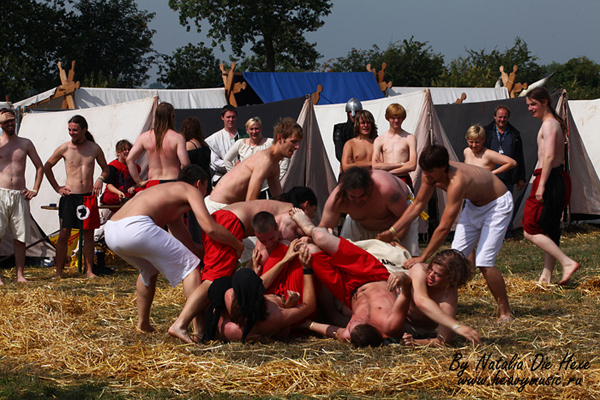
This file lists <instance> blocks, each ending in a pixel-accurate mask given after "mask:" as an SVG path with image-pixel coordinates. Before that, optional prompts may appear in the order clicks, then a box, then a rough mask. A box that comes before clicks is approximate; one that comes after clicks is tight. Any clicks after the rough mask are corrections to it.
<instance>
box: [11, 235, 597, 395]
mask: <svg viewBox="0 0 600 400" xmlns="http://www.w3.org/2000/svg"><path fill="white" fill-rule="evenodd" d="M562 243H563V249H564V250H565V252H566V253H567V254H569V255H570V256H571V257H573V258H575V259H576V260H578V261H579V262H580V263H581V264H582V268H581V269H580V270H579V271H578V272H576V274H575V275H574V278H573V279H572V281H571V282H570V284H568V285H567V286H566V287H557V286H544V287H543V286H539V285H537V284H536V283H535V282H534V280H535V279H536V278H537V277H538V275H539V273H540V271H541V263H542V253H541V252H540V251H539V250H537V249H536V248H534V247H533V245H531V244H530V243H528V242H526V241H524V240H515V241H510V242H507V243H505V245H504V247H503V249H502V251H501V253H500V256H499V258H498V266H499V268H500V269H501V271H502V272H503V274H504V277H505V280H506V282H507V289H508V294H509V298H510V301H511V305H512V307H513V311H514V313H515V315H516V317H517V319H516V320H515V321H514V322H513V323H512V324H510V325H507V326H498V325H496V324H495V319H496V307H495V302H494V301H493V299H492V297H491V295H490V294H489V291H488V290H487V287H486V285H485V282H484V281H483V279H482V278H481V275H480V274H478V275H477V276H476V278H475V279H474V280H473V281H472V282H471V283H470V284H469V286H468V287H466V288H464V289H462V290H461V294H460V299H459V316H458V319H459V320H460V321H463V322H465V323H467V324H469V325H471V326H473V327H475V328H476V329H477V330H478V331H479V333H480V334H481V336H482V338H484V340H483V343H482V344H481V345H478V346H473V345H471V344H468V343H466V342H464V341H462V340H460V339H455V340H454V342H453V343H452V346H448V347H435V348H434V347H432V348H429V347H424V348H410V347H405V346H401V345H390V346H385V347H381V348H376V349H356V348H353V347H351V346H349V345H344V344H341V343H337V342H334V341H333V340H327V339H319V338H316V337H301V338H296V339H294V340H291V341H290V342H287V343H268V344H247V345H241V344H238V343H233V344H225V343H220V342H212V343H209V344H206V345H201V346H196V345H183V344H181V343H180V342H179V341H177V340H175V339H172V338H170V337H169V336H168V334H167V333H166V330H167V328H168V327H169V326H170V324H171V323H172V322H173V320H174V319H175V317H176V316H177V314H178V313H179V311H180V310H181V308H182V305H183V303H184V298H183V294H182V292H181V288H176V289H173V288H171V287H170V286H169V285H168V284H167V283H166V282H165V281H164V280H162V279H160V280H159V288H158V290H157V293H156V298H155V301H154V305H153V309H152V317H153V322H154V324H155V326H156V327H157V328H158V329H157V333H154V334H140V333H137V332H136V331H135V329H134V327H135V319H136V307H135V296H134V288H135V280H136V277H137V275H136V271H135V270H134V269H133V268H131V267H129V266H126V265H124V264H123V263H122V262H121V261H119V260H115V259H113V258H110V257H109V259H108V262H109V263H110V265H113V266H116V267H117V272H116V273H115V274H114V275H112V276H109V277H101V278H99V279H95V280H87V279H84V278H82V277H81V276H79V275H78V274H77V272H76V271H75V270H73V269H70V270H68V271H67V276H66V278H64V279H58V280H56V279H51V276H52V275H53V273H54V271H53V270H52V269H47V268H27V269H26V276H27V277H28V279H29V280H30V281H31V282H30V283H29V284H27V285H20V284H17V283H16V279H15V276H14V271H13V270H10V271H9V270H4V271H1V272H2V276H3V280H4V282H5V283H6V285H5V286H2V287H0V321H1V322H0V398H2V399H49V398H52V399H100V398H102V399H130V398H136V399H137V398H139V399H168V398H173V397H179V398H186V399H204V398H216V399H229V398H239V399H246V398H257V399H258V398H260V399H264V398H293V399H303V398H315V397H317V398H339V399H359V398H379V399H388V398H402V399H405V398H409V399H445V398H465V399H480V398H481V399H485V398H503V399H546V398H547V399H588V398H596V399H600V346H598V338H600V334H599V333H598V332H600V315H599V313H598V309H599V308H600V296H599V294H600V268H599V265H600V246H599V244H600V229H598V228H596V227H591V226H587V225H582V226H577V227H575V228H570V229H569V230H568V232H565V234H564V235H563V242H562ZM558 272H560V269H559V271H558ZM558 276H559V275H557V276H555V281H556V280H558Z"/></svg>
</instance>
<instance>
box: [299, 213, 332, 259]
mask: <svg viewBox="0 0 600 400" xmlns="http://www.w3.org/2000/svg"><path fill="white" fill-rule="evenodd" d="M290 216H291V217H292V219H293V220H294V222H296V224H298V226H299V227H300V229H302V231H303V232H304V233H305V234H306V235H307V236H310V237H312V239H313V242H314V243H315V245H317V246H318V247H319V248H320V249H321V250H324V251H325V252H326V253H327V254H329V255H333V254H335V253H337V251H338V248H339V247H340V238H338V237H337V236H334V235H332V234H331V233H329V231H328V230H327V228H318V227H316V226H315V225H314V224H313V223H312V221H311V220H310V218H308V216H307V215H306V213H304V211H303V210H301V209H300V208H295V207H294V208H292V209H291V210H290Z"/></svg>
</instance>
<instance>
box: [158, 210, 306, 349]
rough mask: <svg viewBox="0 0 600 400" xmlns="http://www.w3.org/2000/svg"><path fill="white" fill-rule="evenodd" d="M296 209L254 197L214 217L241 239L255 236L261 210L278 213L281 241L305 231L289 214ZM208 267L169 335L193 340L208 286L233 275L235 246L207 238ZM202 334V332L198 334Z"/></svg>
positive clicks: (219, 212) (236, 256)
mask: <svg viewBox="0 0 600 400" xmlns="http://www.w3.org/2000/svg"><path fill="white" fill-rule="evenodd" d="M290 208H292V205H291V204H290V203H285V202H282V201H277V200H253V201H245V202H238V203H235V204H231V205H228V206H227V207H225V208H223V209H221V210H218V211H215V212H214V213H213V214H212V215H211V216H212V217H213V219H214V220H215V221H217V223H219V224H221V225H223V226H225V228H227V229H228V230H229V231H230V232H231V233H233V234H234V235H235V236H236V238H237V239H239V240H241V239H243V238H246V237H248V236H252V235H254V231H253V229H252V218H253V217H254V216H255V215H256V214H257V213H259V212H261V211H266V212H269V213H271V214H273V215H275V220H276V221H277V226H278V233H279V240H290V241H291V240H293V239H295V238H297V237H298V236H299V234H301V231H299V228H298V226H297V225H296V223H295V222H294V221H293V220H292V219H291V218H290V217H289V215H288V212H289V210H290ZM315 210H316V205H314V206H312V205H311V206H310V209H309V212H311V213H313V215H312V216H313V217H314V211H315ZM203 243H204V250H205V253H204V269H203V271H202V283H201V284H200V286H198V287H197V288H196V289H195V290H194V292H193V293H192V294H191V295H190V296H189V297H188V299H187V301H186V303H185V306H184V307H183V310H182V311H181V314H179V317H178V318H177V320H176V321H175V322H174V323H173V325H171V327H170V328H169V334H170V335H171V336H173V337H177V338H179V339H181V340H183V341H184V342H186V343H191V342H192V339H191V337H190V335H189V333H188V330H187V329H188V326H189V324H190V322H191V321H192V320H193V319H194V318H195V317H196V316H198V315H199V314H200V313H201V312H202V311H203V310H204V309H205V308H206V306H207V305H208V289H209V288H210V286H211V284H212V282H213V281H214V280H216V279H218V278H221V277H223V276H232V275H233V273H234V272H235V267H236V264H237V260H238V257H239V254H235V253H233V252H232V249H231V248H228V247H224V246H220V245H219V244H218V243H215V241H213V240H211V239H210V238H206V237H204V240H203ZM197 334H199V332H198V333H197Z"/></svg>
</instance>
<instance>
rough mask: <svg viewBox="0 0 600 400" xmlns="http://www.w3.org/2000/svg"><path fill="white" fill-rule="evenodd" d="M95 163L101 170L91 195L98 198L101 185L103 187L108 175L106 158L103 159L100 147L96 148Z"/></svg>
mask: <svg viewBox="0 0 600 400" xmlns="http://www.w3.org/2000/svg"><path fill="white" fill-rule="evenodd" d="M96 146H98V145H96ZM96 162H97V163H98V165H99V166H100V168H102V173H101V174H100V176H99V177H98V179H96V181H95V182H94V190H93V195H94V196H95V197H98V196H100V193H102V185H104V182H106V179H108V177H109V175H110V169H108V164H107V163H106V158H104V152H103V151H102V148H101V147H100V146H98V154H97V155H96Z"/></svg>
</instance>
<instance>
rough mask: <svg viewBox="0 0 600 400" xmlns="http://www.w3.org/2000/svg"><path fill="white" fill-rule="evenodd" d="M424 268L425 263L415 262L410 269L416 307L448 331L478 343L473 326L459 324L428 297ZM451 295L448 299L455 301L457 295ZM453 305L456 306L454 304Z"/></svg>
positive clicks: (478, 339)
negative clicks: (411, 269)
mask: <svg viewBox="0 0 600 400" xmlns="http://www.w3.org/2000/svg"><path fill="white" fill-rule="evenodd" d="M425 268H426V266H425V264H417V265H415V271H411V274H410V275H411V278H412V294H413V301H414V303H415V305H416V306H417V308H418V309H419V310H421V311H422V312H423V314H425V315H426V316H427V317H429V319H431V320H432V321H434V322H437V323H438V324H439V325H443V326H445V327H446V328H449V329H450V331H454V332H456V333H458V334H459V335H461V336H463V337H464V338H466V339H467V340H470V341H472V342H476V343H479V342H480V341H481V339H480V338H479V334H478V333H477V331H475V330H474V329H473V328H471V327H469V326H467V325H462V324H460V323H459V322H458V321H457V320H456V319H455V318H454V316H452V315H449V314H447V313H446V312H444V310H442V308H441V307H440V306H439V304H438V303H436V302H435V301H433V300H432V299H431V297H429V293H428V292H427V274H426V272H425ZM448 290H456V291H457V293H458V290H457V289H448ZM453 296H454V294H452V295H451V296H450V299H453V298H455V299H456V302H458V295H456V297H453ZM450 301H454V300H450ZM454 307H456V305H455V306H454ZM455 315H456V314H455ZM443 332H444V331H442V333H443ZM438 335H439V331H438Z"/></svg>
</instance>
